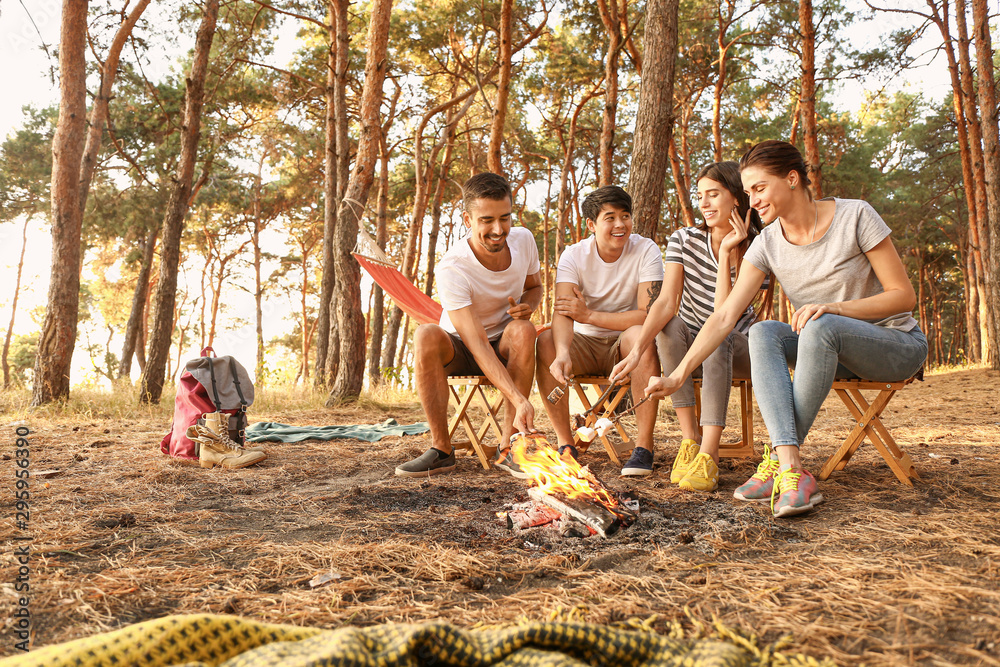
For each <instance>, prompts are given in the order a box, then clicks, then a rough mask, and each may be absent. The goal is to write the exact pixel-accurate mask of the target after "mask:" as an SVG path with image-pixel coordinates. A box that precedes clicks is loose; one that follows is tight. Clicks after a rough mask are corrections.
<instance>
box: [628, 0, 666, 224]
mask: <svg viewBox="0 0 1000 667" xmlns="http://www.w3.org/2000/svg"><path fill="white" fill-rule="evenodd" d="M677 9H678V0H649V1H648V3H647V5H646V36H645V42H644V44H643V64H642V74H643V77H642V83H641V84H640V86H639V104H638V109H637V111H636V119H635V138H634V139H633V145H634V148H633V151H632V164H631V168H630V169H629V179H628V191H629V192H631V193H633V195H634V197H635V204H634V205H633V212H632V217H633V219H634V220H635V221H636V223H635V231H636V233H638V234H642V235H643V236H647V237H649V238H651V239H655V238H656V229H657V227H658V226H659V222H660V206H661V203H662V201H663V189H664V181H665V179H666V174H667V147H668V146H669V145H670V136H671V133H672V132H673V124H674V123H673V120H674V119H673V108H674V69H675V65H676V63H677Z"/></svg>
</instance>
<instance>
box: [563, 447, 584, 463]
mask: <svg viewBox="0 0 1000 667" xmlns="http://www.w3.org/2000/svg"><path fill="white" fill-rule="evenodd" d="M567 455H569V456H572V457H573V460H574V461H579V460H580V452H579V451H578V450H577V448H576V447H574V446H573V445H563V446H562V447H560V448H559V456H560V457H561V458H566V456H567Z"/></svg>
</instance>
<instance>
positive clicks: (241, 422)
mask: <svg viewBox="0 0 1000 667" xmlns="http://www.w3.org/2000/svg"><path fill="white" fill-rule="evenodd" d="M229 374H230V375H232V376H233V384H234V385H236V393H237V394H238V395H239V397H240V411H239V412H238V413H236V415H237V416H236V428H237V430H238V431H239V442H240V444H243V443H245V442H246V441H247V431H246V429H247V399H246V398H245V397H244V396H243V389H242V388H240V376H239V375H237V374H236V360H235V359H233V358H232V357H229Z"/></svg>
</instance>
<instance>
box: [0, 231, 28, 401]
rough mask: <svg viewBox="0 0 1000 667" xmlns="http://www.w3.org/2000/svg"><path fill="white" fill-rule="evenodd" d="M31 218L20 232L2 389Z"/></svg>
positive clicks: (6, 385)
mask: <svg viewBox="0 0 1000 667" xmlns="http://www.w3.org/2000/svg"><path fill="white" fill-rule="evenodd" d="M30 222H31V216H30V215H29V216H27V217H26V218H25V220H24V229H23V230H22V231H21V255H20V257H18V260H17V278H15V279H14V300H13V302H12V303H11V304H10V324H8V325H7V334H6V335H5V336H4V339H3V355H2V363H3V388H4V389H8V388H9V387H10V365H9V364H8V363H7V354H8V353H9V352H10V339H11V338H12V337H13V336H14V318H15V316H16V315H17V297H18V295H19V294H20V293H21V270H22V269H23V268H24V253H25V251H26V250H27V249H28V223H30Z"/></svg>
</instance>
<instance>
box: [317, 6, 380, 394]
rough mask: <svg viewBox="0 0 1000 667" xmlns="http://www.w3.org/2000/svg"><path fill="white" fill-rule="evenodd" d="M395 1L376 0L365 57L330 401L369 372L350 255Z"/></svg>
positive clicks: (343, 220)
mask: <svg viewBox="0 0 1000 667" xmlns="http://www.w3.org/2000/svg"><path fill="white" fill-rule="evenodd" d="M391 9H392V0H374V2H373V4H372V10H371V23H370V24H369V26H368V39H367V40H366V44H367V45H368V52H367V54H366V56H365V83H364V87H363V88H362V91H361V103H360V109H359V111H360V113H359V115H360V119H359V120H360V133H359V139H358V155H357V159H356V160H355V164H354V169H353V170H352V174H351V180H350V183H349V184H348V186H347V191H346V192H345V194H344V199H343V204H342V206H341V209H340V211H338V220H337V231H336V234H334V261H335V262H336V267H337V286H336V290H335V292H334V294H335V298H336V304H337V308H336V310H337V325H338V328H339V330H340V347H341V360H340V364H339V367H338V369H337V379H336V380H335V381H334V383H333V390H332V391H331V392H330V397H329V399H328V400H327V404H328V405H329V404H330V403H332V402H337V401H341V400H347V399H353V398H356V397H357V396H358V395H359V394H360V393H361V386H362V383H363V380H364V371H365V331H364V317H363V316H362V315H361V275H360V267H359V266H358V263H357V262H356V261H355V260H354V258H353V257H352V256H351V250H352V248H353V247H354V245H355V243H356V242H357V238H358V225H359V223H360V220H361V218H362V217H363V215H364V211H365V203H366V202H367V201H368V192H369V190H370V189H371V185H372V182H373V181H374V179H375V162H376V160H377V158H378V153H379V140H380V138H381V134H382V127H381V120H380V117H379V107H380V106H381V104H382V84H383V82H384V81H385V71H386V65H387V62H386V47H387V44H388V40H389V16H390V13H391Z"/></svg>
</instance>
